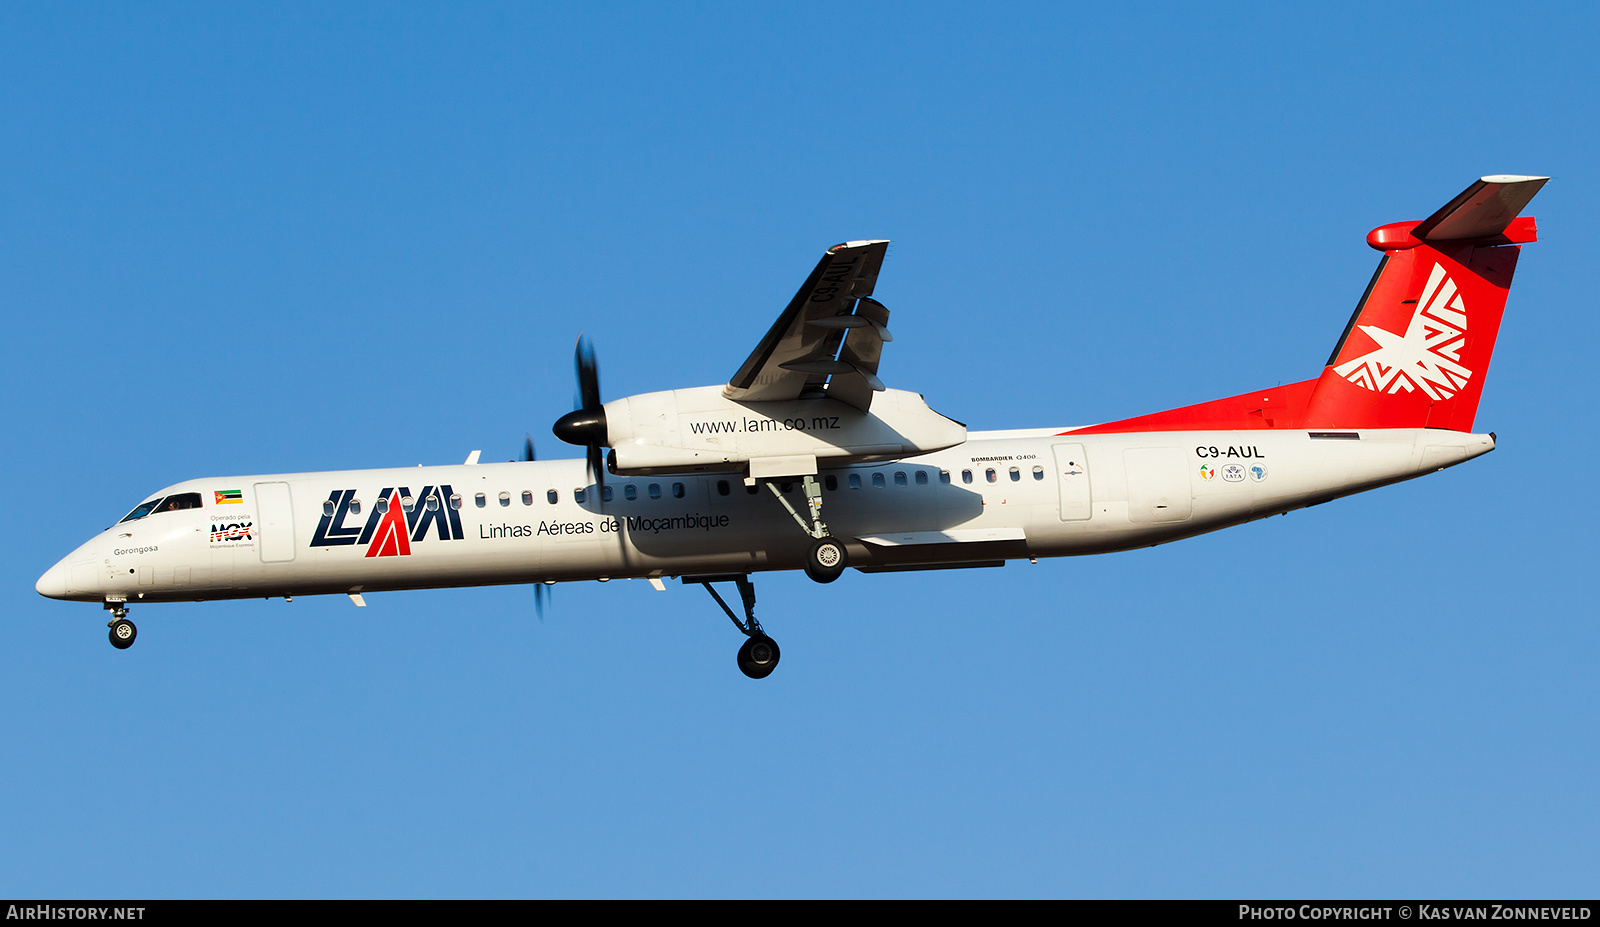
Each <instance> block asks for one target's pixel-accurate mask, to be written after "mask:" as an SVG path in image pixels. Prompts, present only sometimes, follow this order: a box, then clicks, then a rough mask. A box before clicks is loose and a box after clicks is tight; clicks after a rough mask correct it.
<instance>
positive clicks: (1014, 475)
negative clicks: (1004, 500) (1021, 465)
mask: <svg viewBox="0 0 1600 927" xmlns="http://www.w3.org/2000/svg"><path fill="white" fill-rule="evenodd" d="M1020 479H1022V471H1021V470H1018V469H1017V468H1016V467H1012V468H1011V482H1013V483H1015V482H1017V481H1018V480H1020Z"/></svg>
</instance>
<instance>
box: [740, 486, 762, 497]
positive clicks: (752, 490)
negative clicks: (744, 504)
mask: <svg viewBox="0 0 1600 927" xmlns="http://www.w3.org/2000/svg"><path fill="white" fill-rule="evenodd" d="M760 493H761V487H760V486H746V487H745V488H744V494H745V495H747V496H755V495H759V494H760Z"/></svg>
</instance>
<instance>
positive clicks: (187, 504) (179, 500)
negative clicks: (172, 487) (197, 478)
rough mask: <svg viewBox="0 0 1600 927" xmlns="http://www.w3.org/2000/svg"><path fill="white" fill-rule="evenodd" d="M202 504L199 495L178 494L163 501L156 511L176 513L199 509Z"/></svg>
mask: <svg viewBox="0 0 1600 927" xmlns="http://www.w3.org/2000/svg"><path fill="white" fill-rule="evenodd" d="M202 504H203V503H202V502H201V501H200V494H199V493H197V492H180V493H178V494H177V495H174V496H168V497H167V498H166V499H164V500H163V501H162V503H161V507H160V508H158V509H156V511H157V512H177V511H181V510H183V509H197V508H200V506H201V505H202Z"/></svg>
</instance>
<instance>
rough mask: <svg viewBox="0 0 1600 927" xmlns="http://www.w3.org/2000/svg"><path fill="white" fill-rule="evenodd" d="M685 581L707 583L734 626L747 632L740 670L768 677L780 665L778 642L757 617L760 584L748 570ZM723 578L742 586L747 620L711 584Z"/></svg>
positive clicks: (740, 588)
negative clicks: (764, 628)
mask: <svg viewBox="0 0 1600 927" xmlns="http://www.w3.org/2000/svg"><path fill="white" fill-rule="evenodd" d="M683 582H684V583H686V584H687V583H699V584H700V585H702V586H704V587H706V591H707V592H709V593H711V597H712V598H713V599H716V601H717V604H718V605H720V606H722V610H723V612H725V613H726V614H727V616H728V620H729V621H731V622H733V626H734V627H736V628H738V629H739V631H740V633H742V634H743V635H744V636H745V638H746V640H745V642H744V644H743V645H742V646H741V647H740V648H739V672H741V673H744V674H745V675H746V676H749V677H750V678H751V679H765V678H766V677H768V676H770V675H771V674H772V671H773V670H775V669H777V668H778V656H779V651H778V642H777V641H775V640H773V639H772V638H770V637H768V636H767V634H766V632H765V631H763V630H761V622H759V621H757V620H756V587H755V584H754V583H752V582H750V575H749V574H748V573H719V574H716V575H714V576H685V577H683ZM722 582H731V583H734V584H735V585H737V586H738V587H739V598H740V599H741V600H742V601H743V603H744V617H745V620H744V621H740V620H739V618H738V616H737V615H735V614H734V613H733V609H731V608H729V607H728V603H727V602H724V601H723V600H722V596H720V595H718V594H717V590H715V589H713V588H711V584H712V583H722Z"/></svg>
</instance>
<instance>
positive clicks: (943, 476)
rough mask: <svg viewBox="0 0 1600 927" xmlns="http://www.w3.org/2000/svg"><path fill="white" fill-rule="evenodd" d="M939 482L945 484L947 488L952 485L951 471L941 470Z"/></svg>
mask: <svg viewBox="0 0 1600 927" xmlns="http://www.w3.org/2000/svg"><path fill="white" fill-rule="evenodd" d="M939 482H941V483H943V484H945V485H946V486H948V485H950V471H949V470H940V471H939Z"/></svg>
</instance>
